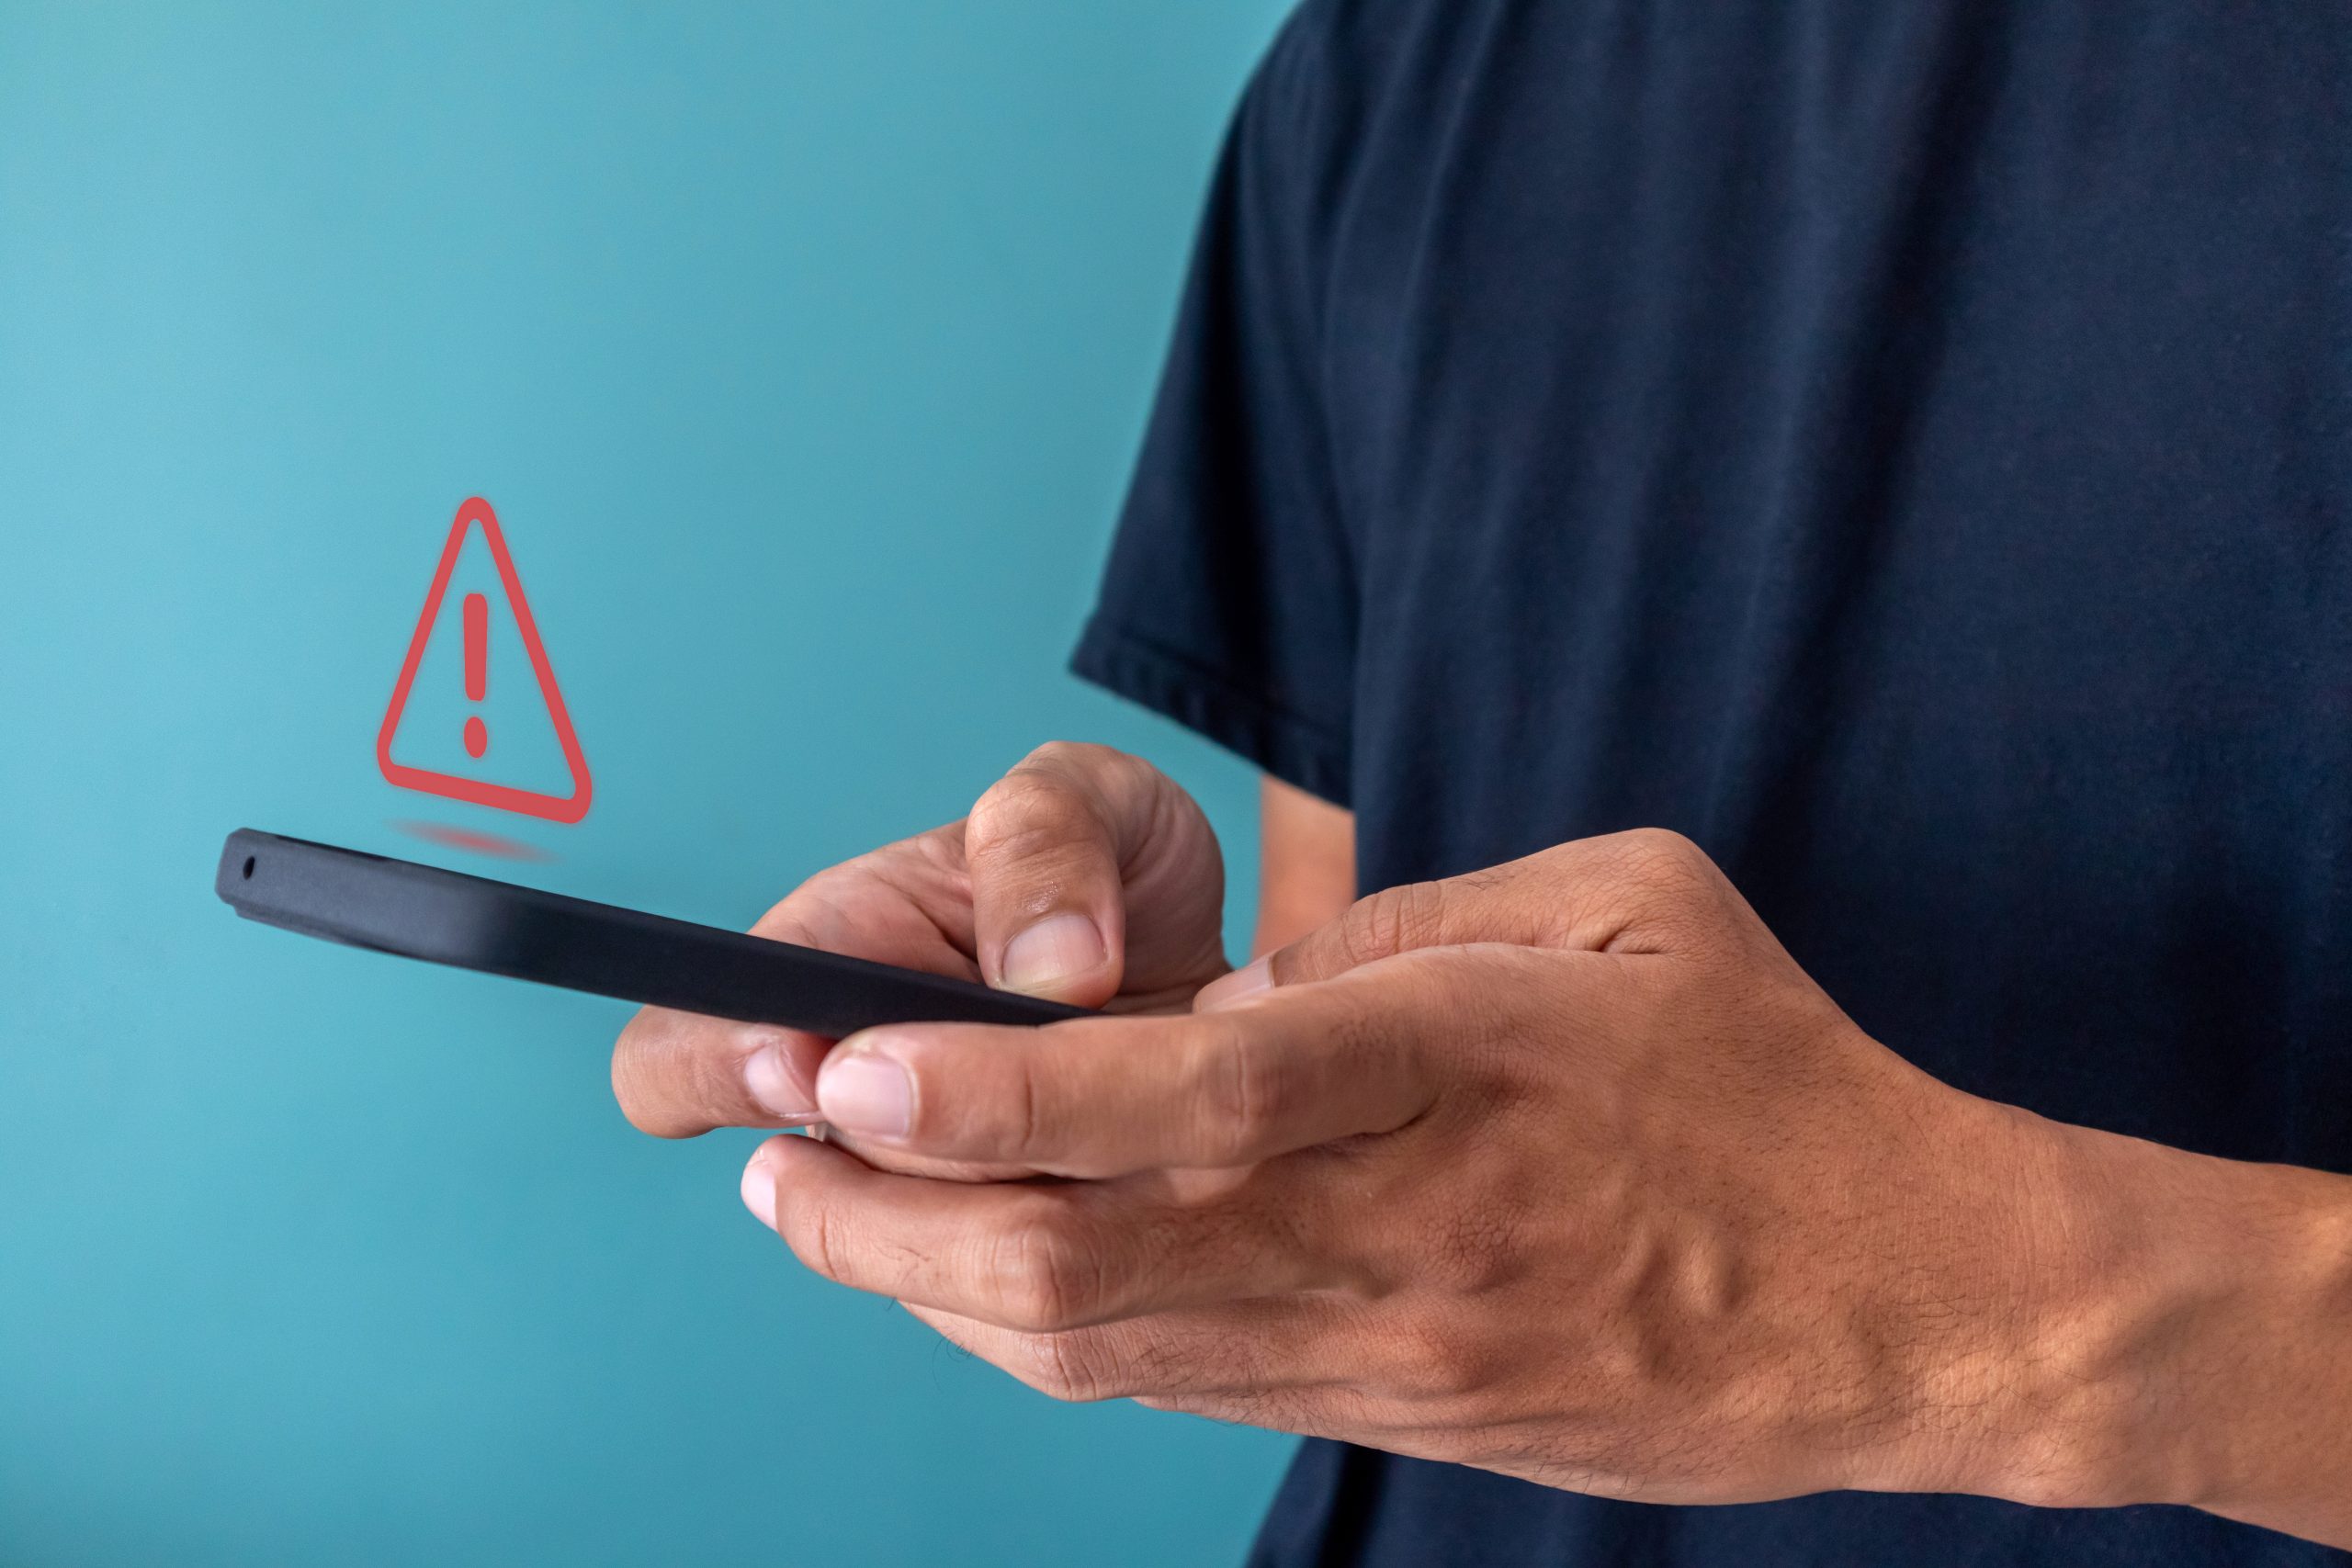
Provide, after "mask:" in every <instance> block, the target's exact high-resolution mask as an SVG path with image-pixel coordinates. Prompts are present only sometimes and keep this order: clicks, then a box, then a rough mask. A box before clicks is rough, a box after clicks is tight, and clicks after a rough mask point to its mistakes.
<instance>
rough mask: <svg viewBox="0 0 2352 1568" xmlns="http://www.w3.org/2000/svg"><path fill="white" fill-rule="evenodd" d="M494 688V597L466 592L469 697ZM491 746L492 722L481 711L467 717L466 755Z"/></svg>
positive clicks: (476, 698)
mask: <svg viewBox="0 0 2352 1568" xmlns="http://www.w3.org/2000/svg"><path fill="white" fill-rule="evenodd" d="M489 691H490V601H489V600H487V599H485V598H483V597H482V596H481V594H479V593H469V594H467V595H466V700H467V701H469V702H476V703H478V702H480V701H481V700H482V698H483V697H484V696H485V695H487V694H489ZM487 750H490V726H488V725H486V724H484V723H483V722H482V721H481V715H480V714H476V715H474V716H473V717H471V718H469V719H468V720H466V755H467V756H469V757H479V756H481V754H482V753H483V752H484V751H487Z"/></svg>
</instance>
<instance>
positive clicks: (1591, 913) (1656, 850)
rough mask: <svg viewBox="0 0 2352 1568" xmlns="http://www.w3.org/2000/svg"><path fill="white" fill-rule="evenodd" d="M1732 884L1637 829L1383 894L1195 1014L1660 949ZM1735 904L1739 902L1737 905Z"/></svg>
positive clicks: (1204, 999) (1248, 969) (1657, 833)
mask: <svg viewBox="0 0 2352 1568" xmlns="http://www.w3.org/2000/svg"><path fill="white" fill-rule="evenodd" d="M1709 892H1713V893H1717V894H1718V895H1720V894H1725V893H1729V892H1730V886H1729V884H1727V883H1725V882H1724V880H1723V877H1722V874H1721V873H1719V872H1717V871H1716V870H1715V867H1714V863H1713V862H1712V861H1710V860H1709V859H1708V858H1707V856H1706V853H1705V852H1704V851H1702V850H1701V849H1700V848H1699V847H1698V846H1697V845H1695V844H1693V843H1691V841H1690V840H1688V839H1685V838H1682V837H1681V836H1680V835H1679V834H1675V833H1669V832H1665V831H1662V830H1659V829H1635V830H1633V831H1630V832H1624V833H1611V834H1608V835H1605V836H1603V837H1600V838H1595V839H1578V840H1574V841H1573V842H1570V843H1566V844H1560V845H1557V846H1555V847H1554V848H1552V849H1548V850H1545V851H1544V852H1541V853H1538V854H1532V855H1529V856H1526V857H1525V858H1523V859H1521V860H1516V861H1511V862H1509V863H1505V864H1502V865H1498V866H1493V867H1490V868H1488V869H1487V870H1484V871H1476V872H1471V873H1468V874H1464V875H1461V876H1451V877H1447V878H1445V879H1443V880H1442V881H1436V882H1416V883H1408V884H1404V885H1401V886H1395V887H1387V888H1383V889H1382V890H1381V891H1379V892H1377V893H1374V894H1372V895H1370V896H1368V897H1363V898H1359V899H1357V900H1356V902H1355V903H1353V904H1351V905H1350V906H1349V908H1348V909H1347V911H1346V912H1345V913H1344V914H1342V915H1340V917H1339V918H1338V919H1334V920H1331V921H1329V923H1327V924H1325V925H1323V926H1320V927H1318V928H1317V929H1316V930H1315V931H1310V932H1308V933H1307V934H1306V935H1305V936H1303V937H1301V938H1299V939H1298V940H1297V941H1296V942H1292V943H1290V944H1289V945H1288V946H1286V947H1283V948H1280V949H1278V950H1276V951H1275V952H1273V953H1268V954H1266V955H1265V956H1264V957H1262V958H1260V959H1258V960H1257V961H1256V962H1255V963H1252V964H1248V965H1246V966H1244V967H1243V968H1240V969H1237V970H1235V971H1234V972H1233V973H1232V974H1230V975H1227V976H1223V977H1222V978H1220V979H1217V980H1216V981H1214V982H1212V983H1211V984H1209V985H1207V986H1204V987H1202V988H1201V990H1200V992H1199V994H1198V995H1197V996H1196V997H1195V998H1193V1007H1194V1008H1195V1009H1196V1010H1203V1009H1215V1008H1217V1007H1222V1006H1225V1005H1227V1004H1229V1003H1232V1002H1236V1001H1238V1000H1240V999H1241V998H1245V997H1248V996H1250V995H1253V994H1255V993H1257V992H1259V991H1261V990H1264V989H1266V988H1267V987H1272V986H1295V985H1304V984H1306V983H1309V982H1312V981H1316V980H1328V979H1330V978H1332V977H1333V976H1338V975H1343V974H1345V973H1347V972H1348V971H1349V970H1351V969H1355V968H1359V967H1361V966H1362V965H1363V964H1372V963H1376V962H1378V961H1379V960H1381V959H1383V958H1390V957H1394V956H1396V955H1397V954H1398V953H1408V952H1412V951H1414V950H1416V949H1420V948H1430V947H1458V946H1462V945H1464V944H1466V943H1470V942H1502V943H1507V944H1511V945H1515V946H1521V947H1546V948H1555V949H1567V950H1576V951H1584V952H1592V953H1600V952H1612V951H1625V952H1643V951H1657V950H1658V948H1659V947H1660V946H1661V945H1663V943H1664V941H1665V939H1666V938H1667V937H1668V935H1669V934H1670V931H1669V930H1668V925H1669V922H1668V920H1667V919H1665V917H1667V916H1668V915H1670V914H1671V913H1672V912H1673V911H1675V910H1677V909H1679V908H1684V907H1686V906H1687V905H1688V904H1689V903H1690V901H1691V900H1692V899H1693V898H1695V897H1700V896H1702V894H1704V893H1709ZM1732 897H1734V898H1735V899H1736V895H1733V896H1732Z"/></svg>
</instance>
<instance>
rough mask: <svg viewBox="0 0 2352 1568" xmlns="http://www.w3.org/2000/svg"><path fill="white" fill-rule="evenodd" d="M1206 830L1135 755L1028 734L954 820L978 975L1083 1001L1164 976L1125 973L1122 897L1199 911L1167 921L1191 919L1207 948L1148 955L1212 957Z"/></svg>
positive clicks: (1189, 959) (1215, 897) (1212, 884)
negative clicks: (1010, 763) (1003, 770)
mask: <svg viewBox="0 0 2352 1568" xmlns="http://www.w3.org/2000/svg"><path fill="white" fill-rule="evenodd" d="M1215 842H1216V840H1215V837H1214V835H1213V834H1211V833H1210V831H1209V829H1208V824H1207V819H1206V818H1204V817H1202V816H1201V814H1200V810H1199V808H1198V807H1195V806H1193V803H1192V801H1191V799H1190V798H1189V797H1188V796H1186V795H1184V794H1183V792H1182V791H1181V790H1179V789H1178V788H1177V787H1176V785H1175V784H1174V783H1172V782H1171V781H1170V779H1169V778H1168V777H1167V776H1166V775H1165V774H1163V773H1160V771H1159V769H1157V768H1155V767H1153V766H1152V765H1151V764H1150V763H1148V762H1146V761H1142V760H1141V759H1140V758H1136V757H1131V756H1128V755H1127V754H1126V753H1125V752H1123V751H1115V750H1112V749H1111V748H1110V747H1107V746H1090V745H1079V744H1074V743H1071V742H1069V741H1056V742H1054V743H1052V744H1050V745H1046V746H1041V747H1039V748H1038V749H1037V750H1035V751H1033V752H1031V753H1030V754H1029V755H1028V756H1027V757H1026V758H1025V759H1023V761H1022V762H1021V763H1020V765H1019V766H1017V767H1015V768H1014V769H1013V770H1012V772H1011V773H1007V774H1006V775H1005V776H1004V777H1003V778H1002V779H1001V780H1000V781H998V783H997V784H995V786H994V787H992V788H991V789H989V792H988V793H987V794H986V795H982V796H981V797H980V798H979V801H978V803H977V804H976V805H974V807H972V813H971V816H970V817H969V818H967V819H966V821H965V824H964V858H965V862H966V863H967V865H968V867H969V868H970V872H971V879H972V883H971V886H972V923H973V932H974V938H975V941H976V943H977V947H978V955H979V962H980V973H981V975H982V976H983V977H984V978H985V979H986V980H987V981H988V982H989V984H990V985H992V986H998V987H1003V988H1005V989H1007V990H1014V991H1024V992H1027V993H1029V994H1031V995H1033V996H1042V997H1051V998H1055V999H1057V1000H1060V1001H1067V1002H1075V1003H1078V1004H1079V1005H1080V1006H1084V1007H1094V1006H1099V1005H1101V1004H1102V1003H1103V1002H1106V1001H1108V1000H1110V999H1111V998H1113V997H1114V996H1116V995H1117V994H1118V993H1119V991H1120V989H1121V988H1122V987H1123V985H1127V984H1129V983H1130V982H1135V981H1140V982H1141V983H1143V984H1145V985H1148V986H1158V985H1160V984H1162V983H1164V977H1162V976H1134V975H1130V974H1129V973H1128V971H1129V968H1130V956H1131V955H1130V954H1129V953H1128V951H1127V934H1128V931H1127V904H1128V901H1129V898H1130V897H1134V898H1136V900H1138V901H1141V902H1145V903H1149V904H1153V905H1171V904H1174V905H1182V906H1183V907H1184V908H1187V909H1190V908H1192V907H1193V906H1194V905H1200V906H1202V907H1203V908H1204V909H1205V910H1207V911H1209V912H1210V918H1208V919H1203V920H1200V921H1197V922H1195V921H1187V920H1182V919H1178V920H1175V921H1173V923H1174V924H1176V925H1180V926H1183V927H1185V928H1187V929H1189V928H1190V927H1191V926H1192V925H1193V924H1198V925H1199V926H1200V927H1201V930H1202V931H1203V933H1204V940H1205V941H1207V942H1208V943H1209V945H1210V947H1211V949H1212V951H1210V952H1209V953H1206V954H1205V955H1201V954H1192V953H1184V954H1176V955H1170V954H1157V955H1154V956H1153V958H1152V959H1151V961H1150V963H1151V965H1152V966H1154V967H1168V966H1169V961H1170V958H1171V957H1174V958H1179V959H1182V960H1183V961H1185V962H1186V963H1188V964H1192V965H1193V968H1194V969H1195V970H1196V969H1197V968H1198V967H1199V965H1200V964H1201V963H1202V961H1203V959H1204V957H1205V958H1206V959H1208V960H1212V961H1214V967H1215V968H1222V967H1223V960H1222V956H1221V954H1219V953H1216V952H1215V951H1214V947H1215V940H1216V920H1215V919H1214V909H1215V907H1216V904H1217V903H1218V902H1219V901H1220V899H1221V897H1222V888H1223V875H1222V871H1221V868H1220V863H1219V862H1218V860H1217V857H1216V851H1215ZM1204 868H1206V870H1207V873H1208V874H1207V875H1206V876H1205V877H1204ZM1204 900H1205V902H1204ZM1161 912H1162V913H1163V914H1166V913H1167V911H1166V910H1164V909H1163V910H1162V911H1161ZM1163 923H1169V922H1166V921H1163Z"/></svg>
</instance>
